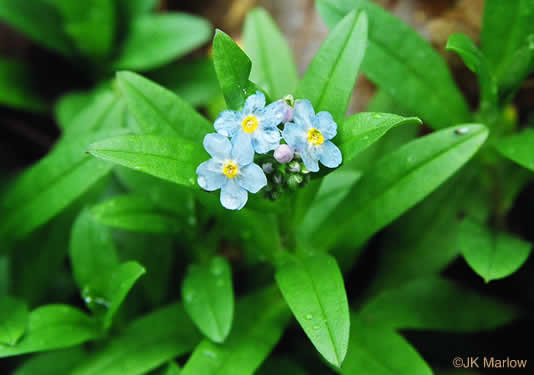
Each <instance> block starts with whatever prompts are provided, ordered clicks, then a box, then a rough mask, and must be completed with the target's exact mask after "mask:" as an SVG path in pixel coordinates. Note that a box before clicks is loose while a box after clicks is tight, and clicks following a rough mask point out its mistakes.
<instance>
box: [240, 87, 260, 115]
mask: <svg viewBox="0 0 534 375" xmlns="http://www.w3.org/2000/svg"><path fill="white" fill-rule="evenodd" d="M263 107H265V95H263V93H262V92H261V91H256V93H255V94H254V95H250V96H249V97H248V98H247V100H246V101H245V107H244V108H243V114H244V115H249V114H251V113H255V112H256V111H258V110H260V109H262V108H263Z"/></svg>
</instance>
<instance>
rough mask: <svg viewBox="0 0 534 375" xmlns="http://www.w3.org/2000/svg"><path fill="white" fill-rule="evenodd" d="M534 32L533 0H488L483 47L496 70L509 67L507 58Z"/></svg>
mask: <svg viewBox="0 0 534 375" xmlns="http://www.w3.org/2000/svg"><path fill="white" fill-rule="evenodd" d="M531 34H534V1H532V0H509V1H501V0H486V2H485V8H484V17H483V26H482V33H481V36H480V39H481V44H482V51H483V52H484V54H485V55H486V56H487V58H488V60H489V61H490V63H491V65H492V67H493V68H494V70H495V71H496V72H500V71H503V70H506V68H507V66H506V61H507V60H508V61H509V58H510V57H511V56H513V55H514V53H515V52H516V51H517V50H518V49H519V48H520V47H522V46H523V45H525V44H527V39H528V37H529V35H531Z"/></svg>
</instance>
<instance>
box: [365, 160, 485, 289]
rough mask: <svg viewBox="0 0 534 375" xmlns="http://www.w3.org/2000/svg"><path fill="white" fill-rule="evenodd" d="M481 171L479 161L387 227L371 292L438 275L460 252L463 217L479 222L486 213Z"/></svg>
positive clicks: (462, 170) (460, 172)
mask: <svg viewBox="0 0 534 375" xmlns="http://www.w3.org/2000/svg"><path fill="white" fill-rule="evenodd" d="M481 171H482V168H481V166H480V165H479V164H478V163H475V162H474V161H473V162H471V163H469V165H466V166H465V167H464V168H462V169H461V170H460V171H459V172H458V173H457V174H456V175H454V176H453V177H452V178H450V179H449V180H448V181H447V182H446V183H445V184H443V185H442V186H440V187H439V189H437V190H436V191H435V192H433V193H432V194H431V195H429V196H428V197H427V198H425V199H424V200H423V201H422V202H420V203H419V204H418V205H417V206H416V207H414V208H413V209H411V210H410V211H409V212H407V213H406V214H405V215H403V216H402V219H400V220H398V221H396V222H395V223H394V224H393V225H391V227H390V228H388V229H387V231H386V234H385V236H384V238H385V241H384V247H383V249H381V252H382V254H383V256H381V258H380V260H379V265H378V269H377V272H376V276H375V279H374V280H373V282H372V287H370V290H371V292H370V293H371V294H374V293H375V292H376V291H377V290H378V289H384V288H391V287H395V286H397V285H399V284H401V283H404V282H406V281H408V280H413V279H416V278H420V277H428V276H430V275H435V274H438V273H439V272H441V271H442V270H443V269H445V268H446V267H447V265H449V264H450V263H451V262H452V261H453V260H454V259H455V258H456V257H457V256H458V255H459V254H460V249H459V248H458V246H457V236H458V230H459V227H460V224H461V222H462V218H463V217H465V216H473V217H476V218H477V219H479V220H481V221H483V220H486V218H487V216H488V215H489V213H490V208H491V205H490V204H489V194H488V192H487V191H486V188H485V187H484V186H481V184H480V180H479V175H480V173H481ZM421 228H425V230H424V231H421ZM428 249H432V251H429V250H428Z"/></svg>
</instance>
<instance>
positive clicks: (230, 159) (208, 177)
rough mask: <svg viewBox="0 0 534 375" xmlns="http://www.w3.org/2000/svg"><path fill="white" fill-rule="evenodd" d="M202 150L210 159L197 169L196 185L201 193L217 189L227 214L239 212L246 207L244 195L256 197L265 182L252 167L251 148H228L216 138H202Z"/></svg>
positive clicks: (257, 168) (225, 141) (223, 139)
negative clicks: (229, 211)
mask: <svg viewBox="0 0 534 375" xmlns="http://www.w3.org/2000/svg"><path fill="white" fill-rule="evenodd" d="M204 148H205V149H206V151H207V152H208V153H209V154H210V155H211V157H212V159H210V160H208V161H205V162H204V163H202V164H200V165H199V166H198V168H197V175H198V179H197V181H198V184H199V185H200V187H201V188H202V189H204V190H208V191H214V190H218V189H221V204H222V205H223V206H224V207H225V208H227V209H229V210H240V209H241V208H243V206H244V205H245V203H247V199H248V193H247V191H249V192H251V193H257V192H258V191H260V190H261V189H262V188H263V187H264V186H265V185H267V178H266V177H265V174H264V173H263V170H262V169H261V167H260V166H259V165H257V164H254V151H253V150H252V144H250V143H249V144H248V146H247V145H246V144H241V145H239V147H238V145H236V144H232V142H230V140H229V139H228V138H226V137H225V136H223V135H220V134H208V135H206V136H205V137H204Z"/></svg>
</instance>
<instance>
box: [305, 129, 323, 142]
mask: <svg viewBox="0 0 534 375" xmlns="http://www.w3.org/2000/svg"><path fill="white" fill-rule="evenodd" d="M308 142H310V143H311V144H312V145H314V146H318V145H322V144H323V143H324V138H323V135H322V134H321V132H320V131H319V130H317V129H315V128H313V129H310V130H308Z"/></svg>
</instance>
